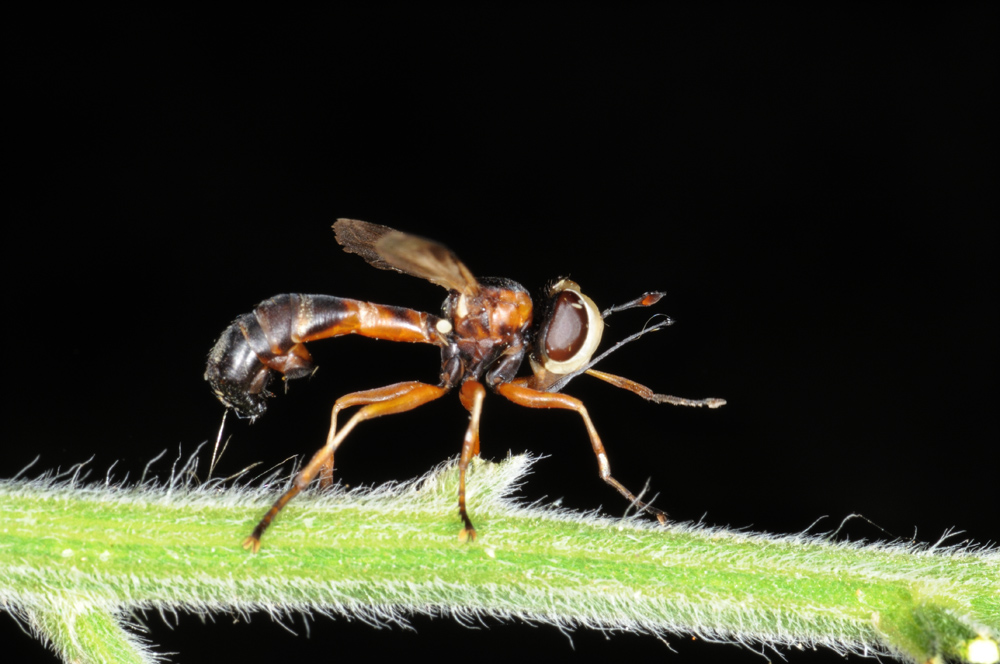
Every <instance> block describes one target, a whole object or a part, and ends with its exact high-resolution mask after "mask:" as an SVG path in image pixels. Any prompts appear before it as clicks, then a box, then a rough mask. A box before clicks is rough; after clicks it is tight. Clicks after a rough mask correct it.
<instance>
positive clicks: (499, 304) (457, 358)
mask: <svg viewBox="0 0 1000 664" xmlns="http://www.w3.org/2000/svg"><path fill="white" fill-rule="evenodd" d="M333 229H334V232H335V233H336V238H337V242H339V243H340V244H341V245H342V246H343V247H344V250H345V251H347V252H348V253H354V254H358V255H359V256H361V257H362V258H363V259H364V260H365V261H367V262H368V263H369V264H370V265H372V266H373V267H376V268H379V269H383V270H395V271H397V272H402V273H404V274H409V275H412V276H415V277H420V278H421V279H426V280H428V281H430V282H432V283H435V284H438V285H439V286H443V287H444V288H446V289H448V297H447V298H446V299H445V301H444V305H443V307H442V314H441V316H434V315H432V314H428V313H423V312H421V311H415V310H413V309H406V308H403V307H394V306H388V305H382V304H373V303H371V302H363V301H360V300H350V299H347V298H341V297H333V296H330V295H299V294H285V295H278V296H275V297H273V298H271V299H269V300H265V301H264V302H261V303H260V304H259V305H257V307H256V308H255V309H254V310H253V311H252V312H251V313H248V314H244V315H242V316H240V317H239V318H237V319H236V320H235V321H233V323H232V324H231V325H230V326H229V327H228V328H227V329H226V330H225V331H224V332H223V333H222V336H221V337H220V338H219V340H218V341H217V342H216V344H215V347H214V348H213V349H212V351H211V352H210V353H209V356H208V366H207V368H206V370H205V379H206V380H207V381H208V382H209V384H210V385H211V387H212V390H213V392H214V393H215V395H216V396H217V397H218V398H219V400H221V401H222V403H223V404H224V405H225V406H226V407H227V408H231V409H233V410H235V411H236V413H237V414H238V415H240V416H241V417H249V418H251V419H252V418H256V417H259V416H261V415H263V414H264V412H265V410H266V409H267V402H266V398H267V397H270V396H272V395H271V394H270V393H269V392H268V390H267V388H268V384H269V381H270V380H271V379H272V378H273V376H274V375H275V374H276V373H278V374H282V375H283V376H284V378H285V379H286V380H287V379H294V378H301V377H304V376H308V375H309V374H311V373H312V371H313V362H312V358H311V356H310V354H309V351H308V350H307V349H306V346H305V344H306V343H309V342H311V341H316V340H318V339H325V338H327V337H337V336H341V335H345V334H359V335H362V336H365V337H371V338H373V339H386V340H389V341H407V342H412V343H426V344H433V345H435V346H439V347H440V348H441V376H440V380H439V382H438V384H436V385H431V384H429V383H421V382H417V381H406V382H402V383H396V384H394V385H387V386H385V387H379V388H376V389H373V390H362V391H360V392H352V393H351V394H347V395H345V396H342V397H340V398H339V399H337V400H336V402H334V405H333V412H332V414H331V417H330V431H329V434H328V435H327V439H326V444H325V445H323V447H322V448H321V449H320V450H319V451H317V452H316V453H315V454H314V455H313V457H312V459H311V460H310V461H309V463H308V464H306V465H305V466H304V467H303V468H302V469H301V470H300V471H299V472H298V474H297V475H296V477H295V479H294V481H293V483H292V486H291V488H289V489H288V490H287V491H286V492H285V493H284V494H283V495H282V496H281V497H280V498H278V500H277V501H276V502H275V503H274V505H273V506H272V507H271V509H270V510H268V512H267V513H266V514H265V515H264V517H263V518H262V519H261V520H260V522H259V523H258V524H257V526H256V528H254V530H253V533H252V534H251V535H250V536H249V537H247V538H246V540H244V542H243V546H244V548H247V549H252V550H253V551H254V552H257V551H258V550H259V549H260V539H261V536H262V535H263V534H264V531H265V530H266V529H267V527H268V526H269V525H270V524H271V522H272V521H273V520H274V518H275V516H276V515H277V514H278V512H280V511H281V509H282V508H283V507H284V506H285V505H286V504H287V503H288V501H290V500H291V499H292V498H294V497H295V496H296V495H297V494H298V493H299V492H300V491H302V490H303V489H304V488H306V487H307V486H308V485H309V483H310V482H311V481H312V480H313V479H315V478H316V477H317V476H318V477H319V478H320V484H321V485H322V486H329V485H330V484H331V483H332V482H333V457H334V454H335V453H336V451H337V448H338V447H339V446H340V444H341V443H342V442H343V440H344V438H345V437H346V436H347V434H348V433H350V432H351V430H352V429H354V427H356V426H357V425H358V424H359V423H361V422H363V421H365V420H370V419H374V418H376V417H382V416H383V415H391V414H395V413H402V412H405V411H408V410H412V409H414V408H417V407H419V406H422V405H424V404H426V403H428V402H430V401H434V400H435V399H438V398H440V397H442V396H444V395H445V394H447V393H448V392H450V391H451V390H453V389H456V388H457V389H458V393H459V398H460V399H461V402H462V405H463V406H464V407H465V408H466V409H467V410H468V411H469V414H470V418H469V427H468V429H467V430H466V433H465V440H464V441H463V443H462V453H461V456H460V457H459V464H458V466H459V489H458V511H459V516H460V517H461V519H462V523H463V527H462V529H461V531H460V533H459V539H460V540H462V541H469V540H473V539H475V537H476V530H475V528H474V527H473V525H472V521H471V520H470V519H469V514H468V510H467V509H466V501H465V480H466V472H467V470H468V466H469V462H470V461H471V459H472V458H473V457H474V456H476V455H478V454H479V420H480V415H481V413H482V408H483V399H484V397H485V396H486V390H487V388H488V389H489V390H491V391H493V392H495V393H497V394H499V395H500V396H502V397H504V398H506V399H508V400H510V401H512V402H514V403H516V404H518V405H520V406H526V407H528V408H561V409H566V410H572V411H575V412H576V413H577V414H578V415H579V416H580V417H581V419H583V423H584V425H585V426H586V428H587V433H588V434H589V436H590V444H591V446H592V447H593V450H594V454H595V455H596V456H597V466H598V471H599V473H600V477H601V479H602V480H604V481H605V482H607V483H608V484H610V485H611V486H612V487H614V488H615V489H616V490H617V491H618V493H620V494H621V495H622V496H624V497H625V498H627V499H628V500H629V501H631V502H632V503H633V504H634V505H636V506H637V507H638V508H640V509H643V510H645V511H646V512H648V513H650V514H652V515H654V516H656V517H657V519H659V520H660V522H661V523H665V522H666V514H665V513H664V512H663V511H661V510H659V509H657V508H655V507H653V506H651V505H648V504H646V503H645V502H643V501H641V500H639V498H638V497H637V496H636V495H635V494H633V493H632V492H631V491H629V490H628V489H626V488H625V487H624V486H623V485H622V484H621V483H620V482H619V481H618V480H616V479H615V478H614V477H612V475H611V466H610V465H609V463H608V457H607V454H606V453H605V450H604V445H603V444H602V443H601V439H600V436H599V435H598V434H597V429H596V428H594V424H593V422H592V421H591V419H590V415H589V414H588V412H587V408H586V407H585V406H584V405H583V403H582V402H581V401H580V400H579V399H576V398H574V397H571V396H569V395H566V394H562V393H561V392H560V390H562V388H563V387H565V386H566V384H567V383H569V381H570V380H572V379H573V378H575V377H576V376H579V375H580V374H583V373H586V374H588V375H591V376H594V377H596V378H599V379H601V380H604V381H607V382H608V383H611V384H612V385H614V386H616V387H620V388H622V389H625V390H629V391H630V392H634V393H635V394H638V395H639V396H641V397H643V398H645V399H648V400H650V401H654V402H657V403H671V404H675V405H681V406H707V407H709V408H717V407H719V406H722V405H724V404H725V401H724V400H722V399H698V400H694V399H682V398H680V397H673V396H668V395H665V394H657V393H655V392H653V391H652V390H651V389H649V388H648V387H646V386H644V385H640V384H639V383H637V382H635V381H633V380H629V379H628V378H623V377H621V376H615V375H612V374H608V373H604V372H602V371H597V370H595V369H592V368H591V367H593V365H595V364H596V363H597V362H598V361H600V360H601V359H603V358H604V357H606V356H607V355H608V354H609V353H611V352H613V351H615V350H617V349H618V348H620V347H621V346H622V345H624V344H626V343H629V342H631V341H634V340H635V339H638V338H639V337H640V336H642V335H643V334H646V333H648V332H652V331H654V330H658V329H661V328H663V327H666V326H667V325H670V324H671V323H672V321H671V320H670V319H669V318H666V317H664V318H663V319H661V320H660V321H659V322H657V323H655V324H653V325H650V326H647V327H646V328H645V329H643V330H642V331H640V332H638V333H636V334H633V335H631V336H629V337H626V338H625V339H623V340H621V341H619V342H618V343H617V344H615V346H613V347H612V348H611V349H609V350H608V351H606V352H604V353H603V354H602V355H600V356H598V357H597V358H596V359H592V358H593V356H594V353H595V352H596V351H597V347H598V345H599V344H600V342H601V335H602V333H603V330H604V319H605V318H607V317H608V316H610V315H611V314H613V313H615V312H617V311H622V310H624V309H631V308H635V307H648V306H651V305H653V304H656V303H657V302H658V301H659V300H660V299H661V298H662V297H663V295H664V293H662V292H658V291H654V292H648V293H644V294H643V295H642V296H640V297H638V298H636V299H634V300H632V301H630V302H627V303H625V304H623V305H619V306H614V307H611V308H609V309H606V310H604V311H603V312H602V311H600V310H599V309H598V308H597V305H595V304H594V302H593V301H592V300H591V299H590V298H589V297H587V296H586V295H584V294H583V293H582V292H581V291H580V287H579V286H578V285H577V284H576V283H574V282H573V281H570V280H569V279H558V280H556V281H554V282H552V283H550V284H549V285H548V286H546V288H545V289H544V292H543V294H542V298H541V302H540V307H539V310H538V311H535V307H534V304H533V302H532V299H531V297H530V296H529V294H528V291H526V290H525V289H524V287H522V286H521V285H520V284H518V283H517V282H515V281H511V280H509V279H497V278H489V279H485V278H484V279H476V277H474V276H473V275H472V272H470V271H469V269H468V268H467V267H466V266H465V264H464V263H462V261H461V260H459V259H458V257H457V256H456V255H455V254H454V253H453V252H452V251H451V250H449V249H448V248H446V247H445V246H443V245H441V244H439V243H438V242H435V241H434V240H429V239H427V238H423V237H419V236H416V235H410V234H408V233H403V232H401V231H397V230H394V229H392V228H389V227H388V226H380V225H378V224H371V223H368V222H364V221H357V220H353V219H340V220H338V221H337V223H335V224H334V225H333ZM525 358H527V359H528V362H529V364H530V366H531V370H532V374H531V375H530V376H525V377H520V378H519V377H517V373H518V370H519V369H520V368H521V364H522V363H523V361H524V359H525ZM352 406H360V407H361V408H360V409H359V410H358V411H357V412H355V413H354V415H353V416H352V417H351V418H350V419H349V420H348V421H347V423H346V424H345V425H344V426H343V427H341V428H338V427H337V416H338V415H339V413H340V411H342V410H343V409H345V408H350V407H352Z"/></svg>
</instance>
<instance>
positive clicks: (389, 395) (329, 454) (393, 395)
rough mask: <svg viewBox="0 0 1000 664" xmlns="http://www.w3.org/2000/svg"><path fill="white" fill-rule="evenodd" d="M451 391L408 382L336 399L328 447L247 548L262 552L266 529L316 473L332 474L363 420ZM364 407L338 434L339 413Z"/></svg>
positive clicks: (299, 477) (277, 504)
mask: <svg viewBox="0 0 1000 664" xmlns="http://www.w3.org/2000/svg"><path fill="white" fill-rule="evenodd" d="M447 391H448V389H447V388H444V387H438V386H436V385H428V384H427V383H420V382H417V381H409V382H406V383H396V384H395V385H388V386H386V387H381V388H378V389H375V390H365V391H363V392H353V393H351V394H348V395H345V396H343V397H341V398H340V399H337V401H336V403H335V404H334V407H333V415H332V417H331V425H330V433H329V435H328V436H327V439H326V445H324V446H323V447H322V448H321V449H320V450H319V451H318V452H316V454H314V455H313V458H312V460H310V461H309V463H308V464H306V466H305V467H304V468H303V469H302V470H300V471H299V474H298V475H296V476H295V480H294V482H292V486H291V487H290V488H289V489H288V491H286V492H285V493H284V494H282V496H281V497H280V498H278V500H277V501H275V503H274V505H272V506H271V509H270V510H268V512H267V514H265V515H264V518H262V519H261V520H260V522H259V523H258V524H257V527H256V528H254V529H253V533H252V534H251V535H250V536H249V537H247V538H246V539H245V540H243V548H244V549H252V550H253V552H254V553H257V551H259V550H260V538H261V536H262V535H263V534H264V531H265V530H267V527H268V526H269V525H271V522H272V521H273V520H274V517H275V516H277V514H278V512H280V511H281V509H282V508H283V507H284V506H285V505H287V504H288V501H290V500H291V499H292V498H294V497H295V496H297V495H298V493H299V492H300V491H302V489H304V488H306V487H307V486H309V482H311V481H312V480H313V478H314V477H316V475H317V473H324V472H326V471H327V469H329V470H330V472H331V473H332V469H333V453H334V452H336V451H337V448H338V447H340V443H341V442H343V440H344V438H345V437H346V436H347V434H348V433H350V432H351V429H353V428H354V427H355V426H357V425H358V423H359V422H363V421H364V420H371V419H375V418H376V417H381V416H383V415H393V414H395V413H405V412H406V411H408V410H413V409H414V408H416V407H418V406H422V405H424V404H425V403H428V402H430V401H433V400H434V399H437V398H438V397H440V396H442V395H443V394H445V393H446V392H447ZM362 405H363V406H364V407H363V408H362V409H361V410H359V411H358V412H356V413H355V414H354V416H353V417H351V419H350V420H348V421H347V424H346V425H344V428H343V429H341V430H340V431H337V413H338V412H339V411H340V410H341V409H343V408H347V407H349V406H362Z"/></svg>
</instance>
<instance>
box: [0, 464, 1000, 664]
mask: <svg viewBox="0 0 1000 664" xmlns="http://www.w3.org/2000/svg"><path fill="white" fill-rule="evenodd" d="M530 463H531V460H530V459H529V458H527V457H513V458H510V459H508V460H506V461H504V462H503V463H499V464H491V463H486V462H481V463H477V464H475V466H474V469H473V473H472V475H471V477H470V483H469V489H470V491H469V498H470V506H471V510H470V511H471V515H472V518H473V519H474V520H475V522H476V525H477V527H478V531H479V534H480V538H479V539H478V540H477V541H476V542H475V543H474V544H461V543H459V541H458V532H459V529H460V528H461V524H460V522H459V519H458V515H457V511H456V509H455V495H456V493H457V482H458V480H457V471H456V470H455V468H454V466H447V467H443V468H441V469H438V470H437V471H435V472H434V473H432V474H430V475H428V476H427V477H425V478H423V479H422V480H420V481H415V482H411V483H407V484H403V485H397V486H393V487H384V488H381V489H376V490H367V491H339V490H338V491H332V492H326V493H323V494H319V492H313V494H312V495H305V496H302V497H301V498H300V499H298V500H296V501H295V502H293V503H292V504H291V505H290V506H289V507H288V508H287V509H286V510H285V511H283V512H282V513H281V515H280V517H279V518H278V520H277V521H276V522H275V524H274V527H272V528H271V529H270V530H269V531H268V533H267V536H266V537H265V538H264V541H263V548H262V549H261V551H260V553H258V554H257V555H250V554H248V553H247V552H245V551H244V550H243V549H242V548H241V547H240V542H241V540H242V539H243V537H244V536H245V535H246V534H247V533H248V532H249V531H250V530H251V529H252V528H253V525H254V524H255V523H256V521H257V520H258V519H259V518H260V515H261V514H262V512H263V510H265V509H266V508H267V506H268V505H269V503H270V501H271V500H273V498H274V495H275V487H274V486H269V487H265V488H259V489H249V488H246V487H242V488H232V487H230V488H225V489H223V487H222V486H221V484H210V485H200V486H194V485H193V483H192V482H191V481H190V480H186V479H182V478H189V477H191V476H192V475H191V473H189V472H185V470H182V471H179V472H178V473H177V474H176V475H175V477H174V479H173V480H172V481H171V482H169V483H168V484H167V485H166V486H150V485H148V484H147V485H143V486H132V487H118V486H110V485H107V484H99V485H92V484H84V483H82V482H81V481H78V480H76V479H74V478H75V476H73V477H71V478H70V479H65V478H64V479H58V478H52V477H47V478H42V479H39V480H32V481H5V482H0V504H2V505H3V513H2V515H0V601H2V603H3V604H2V606H3V607H5V608H7V609H8V610H10V611H11V612H12V613H14V614H15V616H16V617H18V618H19V619H21V620H22V621H23V622H25V623H26V624H28V625H30V626H31V627H32V628H33V629H34V630H35V631H36V633H38V634H39V635H40V636H41V637H42V638H43V639H45V640H46V641H47V642H48V643H49V644H50V646H51V647H52V648H53V649H54V650H55V651H56V652H57V653H59V654H60V656H62V657H63V658H64V659H65V660H66V661H79V662H103V661H135V662H149V661H153V660H154V656H153V655H151V654H150V653H149V652H148V651H146V650H145V649H144V648H143V646H142V645H141V643H140V642H139V641H137V640H136V639H135V638H133V637H131V636H130V634H129V633H127V632H125V631H123V630H122V629H121V627H120V626H119V622H118V618H120V617H121V616H127V615H129V614H130V613H132V612H134V611H136V610H143V609H166V610H187V611H197V612H213V611H214V612H218V611H230V612H232V611H235V612H241V613H249V612H253V611H261V610H263V611H267V612H270V613H271V614H279V615H284V614H288V613H291V612H296V611H300V610H310V611H319V612H322V613H327V614H331V615H338V614H351V615H360V616H364V617H365V618H366V619H368V620H375V621H381V622H388V623H392V622H404V621H405V619H406V615H408V614H413V613H426V614H432V615H465V616H472V615H490V616H495V617H499V618H507V617H513V616H518V617H522V618H525V619H528V620H533V621H540V622H549V623H556V624H559V625H563V626H599V627H601V628H604V629H612V630H614V629H619V630H629V631H639V632H647V633H651V634H670V633H685V634H696V635H703V636H710V637H713V638H726V639H730V640H733V641H737V642H763V643H768V644H772V645H782V644H802V645H812V644H820V645H826V646H829V647H832V648H835V649H837V650H841V651H867V652H869V653H870V652H873V651H874V652H886V653H889V654H892V655H894V656H896V657H899V658H901V659H903V660H907V661H917V662H927V661H930V660H932V659H934V658H939V659H940V658H947V659H953V660H960V661H970V662H996V661H998V659H1000V655H998V654H997V640H998V637H1000V552H998V551H997V550H996V549H992V550H990V549H984V548H978V549H977V548H974V547H964V548H947V547H942V546H924V547H919V546H913V545H900V544H882V545H866V546H859V545H856V544H843V543H835V542H830V541H826V540H824V539H822V538H819V537H813V536H806V535H796V536H787V537H775V536H770V535H761V534H752V533H745V532H732V531H726V530H722V529H714V528H705V527H694V526H685V525H671V526H667V527H662V526H657V525H655V523H651V522H649V521H648V520H646V519H636V520H631V519H625V520H621V519H608V518H602V517H598V516H596V515H593V514H574V513H568V512H565V511H559V510H555V509H550V508H537V507H531V508H528V507H522V506H519V505H517V504H516V503H515V502H514V501H513V500H512V499H510V494H511V493H512V492H514V491H515V490H516V488H517V482H518V481H519V480H520V479H521V478H522V477H523V475H524V473H525V472H526V470H527V468H528V466H529V465H530ZM187 470H190V469H187ZM109 652H111V653H115V654H114V655H113V656H111V655H108V653H109ZM126 653H127V654H126Z"/></svg>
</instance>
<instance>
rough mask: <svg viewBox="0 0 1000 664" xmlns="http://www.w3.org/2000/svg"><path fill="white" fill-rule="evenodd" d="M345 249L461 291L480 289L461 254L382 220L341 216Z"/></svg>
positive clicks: (339, 231)
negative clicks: (396, 228)
mask: <svg viewBox="0 0 1000 664" xmlns="http://www.w3.org/2000/svg"><path fill="white" fill-rule="evenodd" d="M333 231H334V233H336V234H337V242H339V243H340V244H341V246H343V247H344V251H346V252H348V253H352V254H357V255H358V256H361V257H362V258H364V259H365V260H366V261H368V264H369V265H372V266H373V267H377V268H379V269H380V270H395V271H397V272H402V273H404V274H409V275H412V276H414V277H420V278H421V279H426V280H428V281H430V282H432V283H435V284H437V285H439V286H444V287H445V288H448V289H450V290H456V291H459V292H460V293H469V294H473V293H477V292H478V291H479V282H477V281H476V278H475V277H474V276H472V273H471V272H469V268H467V267H465V265H464V264H463V263H462V261H460V260H458V256H456V255H455V254H454V253H452V251H451V249H448V248H447V247H445V246H444V245H442V244H438V243H437V242H435V241H434V240H428V239H427V238H425V237H420V236H418V235H410V234H408V233H403V232H402V231H397V230H395V229H392V228H389V227H388V226H380V225H379V224H370V223H368V222H367V221H358V220H357V219H338V220H337V223H335V224H334V225H333Z"/></svg>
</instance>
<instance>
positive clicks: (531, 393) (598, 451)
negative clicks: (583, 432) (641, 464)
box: [496, 383, 667, 523]
mask: <svg viewBox="0 0 1000 664" xmlns="http://www.w3.org/2000/svg"><path fill="white" fill-rule="evenodd" d="M496 391H497V392H498V393H499V394H500V395H501V396H503V397H506V398H507V399H509V400H510V401H512V402H514V403H516V404H517V405H518V406H525V407H527V408H562V409H565V410H572V411H576V412H577V413H578V414H579V415H580V417H582V418H583V423H584V425H586V427H587V433H588V434H590V444H591V446H592V447H593V448H594V454H595V455H596V456H597V468H598V470H599V472H600V475H601V479H602V480H604V481H605V482H607V483H608V484H610V485H611V486H613V487H614V488H615V489H616V490H617V491H618V493H620V494H621V495H623V496H625V497H626V498H627V499H628V500H629V501H631V502H632V503H633V504H635V505H636V506H637V507H639V508H641V509H643V510H646V511H647V512H649V513H650V514H652V515H654V516H655V517H656V518H657V519H658V520H659V522H660V523H666V522H667V513H666V512H664V511H662V510H658V509H656V508H655V507H652V506H650V505H647V504H646V503H644V502H642V501H641V500H639V498H638V497H637V496H636V495H635V494H634V493H632V492H631V491H629V490H628V489H626V488H625V486H624V485H623V484H622V483H621V482H619V481H618V480H616V479H615V478H614V477H612V476H611V464H609V463H608V455H607V453H606V452H605V451H604V445H603V444H602V443H601V437H600V436H598V435H597V429H596V428H594V423H593V422H591V421H590V415H589V414H588V413H587V407H586V406H584V405H583V402H582V401H580V400H579V399H576V398H574V397H571V396H569V395H567V394H560V393H559V392H539V391H538V390H535V389H532V388H530V387H525V386H524V385H520V384H517V383H502V384H500V385H498V386H497V388H496Z"/></svg>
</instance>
